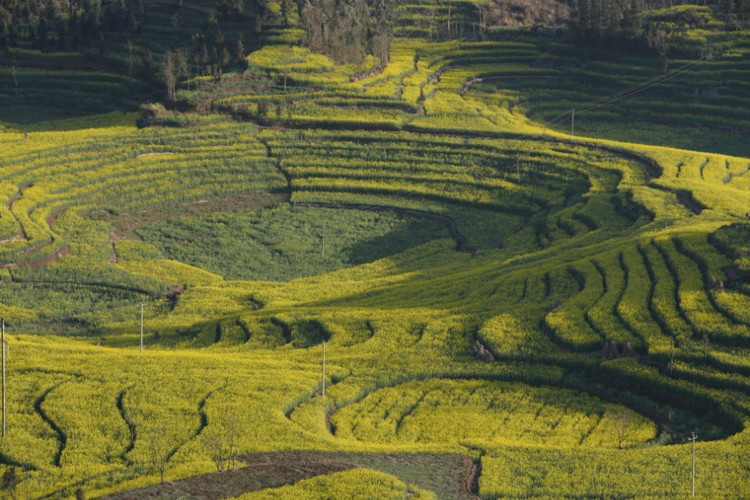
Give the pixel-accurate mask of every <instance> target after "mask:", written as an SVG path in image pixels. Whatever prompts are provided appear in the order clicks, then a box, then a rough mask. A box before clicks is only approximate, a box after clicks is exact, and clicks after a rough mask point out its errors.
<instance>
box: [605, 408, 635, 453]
mask: <svg viewBox="0 0 750 500" xmlns="http://www.w3.org/2000/svg"><path fill="white" fill-rule="evenodd" d="M604 418H605V419H606V420H607V421H609V423H610V425H611V426H612V428H613V429H614V431H615V434H616V436H617V447H618V448H619V449H622V443H623V441H624V440H625V438H626V437H627V434H628V431H629V430H630V426H631V425H632V423H633V412H631V411H630V410H627V409H625V408H623V409H621V410H611V409H608V410H607V411H605V412H604Z"/></svg>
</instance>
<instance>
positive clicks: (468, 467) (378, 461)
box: [103, 451, 480, 500]
mask: <svg viewBox="0 0 750 500" xmlns="http://www.w3.org/2000/svg"><path fill="white" fill-rule="evenodd" d="M240 459H241V461H242V462H244V463H245V466H243V467H242V468H240V469H236V470H231V471H224V472H216V473H213V474H203V475H200V476H194V477H191V478H187V479H182V480H179V481H169V482H165V483H164V484H157V485H153V486H149V487H146V488H139V489H136V490H130V491H124V492H120V493H115V494H113V495H109V496H106V497H103V498H106V499H110V500H138V499H143V498H160V499H165V500H177V499H195V500H204V499H205V500H218V499H220V498H227V497H235V496H239V495H241V494H243V493H246V492H249V491H257V490H262V489H266V488H277V487H279V486H283V485H285V484H293V483H296V482H298V481H301V480H303V479H309V478H312V477H316V476H320V475H324V474H332V473H334V472H341V471H346V470H350V469H354V468H357V467H365V468H369V469H376V470H381V471H383V472H386V473H388V474H393V475H394V476H396V477H398V478H399V479H401V480H402V481H404V482H406V483H407V484H409V483H410V484H416V485H418V486H419V487H421V488H425V489H429V490H432V491H434V492H435V493H437V495H438V497H439V498H446V499H461V500H465V499H475V498H477V497H476V481H477V478H478V476H479V471H480V470H479V469H478V467H477V466H476V465H475V464H474V462H473V461H472V460H471V459H470V458H469V457H466V456H464V455H451V454H440V453H413V454H411V453H374V454H369V453H335V452H318V451H274V452H265V453H254V454H252V455H243V456H241V457H240Z"/></svg>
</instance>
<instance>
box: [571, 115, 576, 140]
mask: <svg viewBox="0 0 750 500" xmlns="http://www.w3.org/2000/svg"><path fill="white" fill-rule="evenodd" d="M575 128H576V108H573V109H571V110H570V140H571V141H572V140H573V133H574V132H575Z"/></svg>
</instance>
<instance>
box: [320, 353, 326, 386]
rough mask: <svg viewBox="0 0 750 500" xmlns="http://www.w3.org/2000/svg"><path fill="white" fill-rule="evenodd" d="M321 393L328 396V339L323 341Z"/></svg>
mask: <svg viewBox="0 0 750 500" xmlns="http://www.w3.org/2000/svg"><path fill="white" fill-rule="evenodd" d="M321 395H322V396H323V397H326V341H325V340H324V341H323V389H322V390H321Z"/></svg>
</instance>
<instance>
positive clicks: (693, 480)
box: [691, 432, 695, 496]
mask: <svg viewBox="0 0 750 500" xmlns="http://www.w3.org/2000/svg"><path fill="white" fill-rule="evenodd" d="M692 434H693V472H692V475H691V480H692V481H691V482H692V485H691V492H692V495H693V496H695V432H693V433H692Z"/></svg>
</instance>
